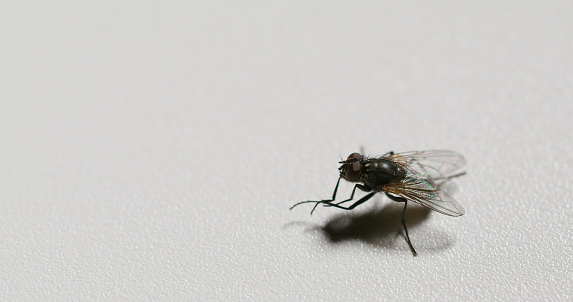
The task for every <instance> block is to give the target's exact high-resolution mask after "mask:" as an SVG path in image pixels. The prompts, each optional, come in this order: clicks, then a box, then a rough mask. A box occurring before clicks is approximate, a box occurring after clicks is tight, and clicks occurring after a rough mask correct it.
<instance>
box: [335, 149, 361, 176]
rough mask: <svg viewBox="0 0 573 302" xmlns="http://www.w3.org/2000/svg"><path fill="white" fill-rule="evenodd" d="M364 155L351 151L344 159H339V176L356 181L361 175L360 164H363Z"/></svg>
mask: <svg viewBox="0 0 573 302" xmlns="http://www.w3.org/2000/svg"><path fill="white" fill-rule="evenodd" d="M363 159H364V157H363V156H362V154H360V153H352V154H350V155H348V158H347V159H346V160H345V161H341V162H340V163H341V164H342V166H340V168H338V171H340V177H342V178H344V179H345V180H347V181H349V182H357V181H359V180H360V178H361V177H362V166H363V164H364V161H363Z"/></svg>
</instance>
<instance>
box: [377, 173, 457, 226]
mask: <svg viewBox="0 0 573 302" xmlns="http://www.w3.org/2000/svg"><path fill="white" fill-rule="evenodd" d="M383 190H384V191H386V192H388V193H390V194H392V195H396V196H400V197H404V198H406V199H408V200H411V201H413V202H415V203H418V204H421V205H423V206H425V207H428V208H430V209H432V210H434V211H436V212H439V213H442V214H446V215H449V216H461V215H464V213H465V210H464V208H463V207H462V206H461V205H460V204H459V203H458V202H457V201H456V200H455V199H454V198H452V197H451V196H450V195H448V194H447V193H446V192H443V191H441V190H440V188H439V187H438V186H437V185H436V184H435V183H434V181H432V179H429V178H415V175H412V174H410V175H409V176H408V177H406V179H404V180H402V181H400V182H396V183H392V184H389V185H387V186H385V187H384V188H383Z"/></svg>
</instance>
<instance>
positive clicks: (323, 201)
mask: <svg viewBox="0 0 573 302" xmlns="http://www.w3.org/2000/svg"><path fill="white" fill-rule="evenodd" d="M339 184H340V177H339V178H338V181H337V182H336V187H334V192H332V199H323V200H318V201H316V200H307V201H301V202H299V203H296V204H295V205H293V206H292V207H290V209H291V210H292V209H293V208H294V207H296V206H298V205H299V204H303V203H312V202H314V203H316V204H315V205H314V208H312V211H311V212H310V214H311V215H312V212H314V209H316V206H317V205H318V204H319V203H326V204H330V203H331V202H332V201H334V200H335V199H336V192H337V191H338V185H339Z"/></svg>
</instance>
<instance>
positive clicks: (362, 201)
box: [325, 192, 378, 210]
mask: <svg viewBox="0 0 573 302" xmlns="http://www.w3.org/2000/svg"><path fill="white" fill-rule="evenodd" d="M376 193H378V192H372V193H370V194H368V195H366V196H364V197H362V198H360V199H358V201H357V202H355V203H353V204H352V205H351V206H349V207H343V206H340V205H338V204H336V203H331V202H325V204H326V206H327V207H335V208H339V209H343V210H352V209H354V208H356V207H357V206H359V205H361V204H363V203H365V202H366V201H367V200H368V199H370V198H372V196H374V194H376Z"/></svg>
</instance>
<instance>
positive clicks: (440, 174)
mask: <svg viewBox="0 0 573 302" xmlns="http://www.w3.org/2000/svg"><path fill="white" fill-rule="evenodd" d="M386 158H388V159H391V160H392V161H394V162H397V163H399V164H401V165H402V166H403V167H405V168H406V169H407V170H408V171H409V172H411V173H412V174H414V175H415V176H414V178H426V177H424V175H427V178H432V179H438V178H445V177H447V176H448V175H450V174H452V173H454V172H456V171H457V170H459V169H460V168H461V167H463V166H464V165H465V164H466V160H465V158H464V157H463V156H462V155H461V154H459V153H457V152H455V151H451V150H428V151H411V152H403V153H396V154H392V155H389V156H387V157H386Z"/></svg>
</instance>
